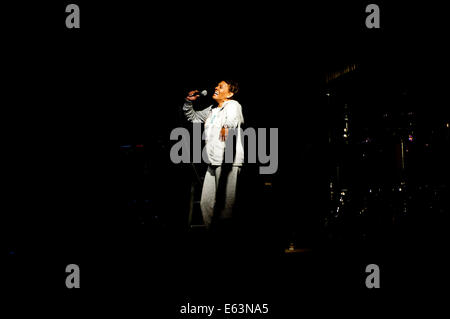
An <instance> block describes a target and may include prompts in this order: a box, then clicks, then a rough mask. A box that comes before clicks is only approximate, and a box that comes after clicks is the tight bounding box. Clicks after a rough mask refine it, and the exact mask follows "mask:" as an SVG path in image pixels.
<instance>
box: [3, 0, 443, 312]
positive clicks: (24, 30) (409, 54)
mask: <svg viewBox="0 0 450 319" xmlns="http://www.w3.org/2000/svg"><path fill="white" fill-rule="evenodd" d="M68 3H69V2H67V1H61V2H45V3H35V2H34V3H25V2H22V3H20V4H19V3H13V4H9V5H6V4H5V6H4V8H5V9H4V10H5V11H4V12H5V14H4V16H5V18H4V19H3V20H2V29H3V31H4V33H5V49H4V53H5V58H4V66H5V71H4V77H5V80H4V81H3V83H4V85H3V90H2V91H3V96H4V97H5V99H4V102H3V103H4V108H3V109H4V117H3V120H4V125H3V126H2V132H3V134H2V135H3V141H4V151H5V155H4V156H3V160H4V161H5V165H4V166H3V167H4V178H3V182H4V185H5V187H4V189H5V191H4V209H3V211H4V213H2V216H3V217H2V219H3V221H2V228H3V231H2V236H3V240H2V242H3V250H2V255H3V257H5V259H6V263H5V264H6V269H5V270H4V271H2V278H3V279H2V280H3V282H5V283H6V284H5V285H4V287H5V289H6V291H9V292H12V291H16V290H17V291H18V293H19V294H18V295H15V294H10V296H14V297H16V296H17V297H18V298H19V299H17V300H23V299H21V298H23V294H26V293H28V292H31V293H33V294H34V293H36V295H35V296H36V297H44V298H45V300H47V302H48V300H52V301H54V300H58V302H57V303H58V304H60V305H63V306H66V307H67V309H75V310H74V311H77V313H78V312H79V313H80V314H82V313H86V311H88V310H87V308H85V307H87V306H91V307H92V306H93V307H94V308H95V309H97V310H98V311H99V313H103V312H104V311H108V310H113V311H114V312H115V311H116V310H117V311H118V310H125V311H126V312H127V316H128V317H136V316H137V313H140V315H145V316H157V317H159V318H182V317H183V315H180V314H179V313H178V311H179V308H180V307H181V306H182V305H185V304H186V303H187V302H191V303H196V304H205V305H206V304H216V305H220V304H223V303H269V305H270V309H271V310H270V314H269V315H266V316H260V317H273V318H285V317H288V315H290V316H301V315H303V314H305V313H306V312H307V311H312V312H313V313H314V314H318V315H321V314H323V315H328V314H349V315H358V316H364V315H366V314H368V313H374V312H375V313H376V314H385V313H387V312H388V309H394V310H393V311H395V313H396V314H399V315H406V314H409V313H412V312H415V311H416V310H417V309H418V308H420V309H424V310H428V311H432V310H437V309H438V308H441V307H442V306H444V304H442V303H441V299H440V298H443V299H445V297H446V296H448V293H447V292H445V291H444V292H443V293H437V289H438V288H444V289H445V288H446V287H447V282H448V280H447V278H446V277H447V276H446V269H447V268H448V262H446V261H445V257H446V255H447V254H448V249H446V245H445V243H446V242H447V240H448V231H447V230H446V226H447V224H448V221H449V218H448V216H449V202H448V198H449V197H448V195H449V184H448V179H449V177H450V176H449V169H448V159H449V151H448V150H449V148H448V146H449V145H448V142H449V131H448V127H446V123H449V120H450V117H449V111H448V105H447V104H448V96H447V94H448V88H447V84H448V79H447V74H448V73H447V71H446V66H447V65H446V57H447V56H448V54H447V51H446V49H444V47H445V39H446V38H447V36H446V35H447V34H446V32H445V31H446V30H445V29H444V28H443V27H444V26H445V19H443V18H445V16H444V12H443V11H442V10H440V9H439V5H437V4H435V5H432V4H429V3H422V4H420V5H416V4H411V3H408V2H401V3H396V4H395V5H394V4H391V3H387V2H385V1H383V2H381V1H378V2H376V3H377V4H378V5H379V6H380V9H381V26H382V27H381V29H370V30H369V29H367V28H366V27H365V24H364V21H365V17H366V16H367V14H366V13H365V7H366V6H367V5H368V4H369V2H354V3H347V2H346V3H345V4H340V3H333V4H330V3H326V2H323V1H318V2H315V3H314V4H306V3H290V2H289V3H288V2H278V3H267V4H265V3H260V2H249V3H248V4H247V3H246V5H245V6H244V4H243V3H242V2H234V1H229V2H224V3H208V4H200V3H194V2H190V3H183V4H175V3H172V2H170V3H158V4H155V3H145V4H144V3H142V2H138V1H134V2H130V1H128V2H112V1H96V2H95V3H92V2H87V1H84V0H83V1H81V0H78V1H76V3H77V4H79V5H80V8H81V15H82V18H81V19H82V22H81V24H82V27H81V29H80V30H68V29H66V28H65V26H64V20H65V12H64V8H65V6H66V5H67V4H68ZM199 8H201V10H200V9H199ZM351 65H354V66H355V70H353V71H352V72H349V73H348V74H344V75H341V76H340V77H338V78H336V79H334V80H332V81H330V82H328V83H327V81H326V78H327V75H328V76H329V75H331V74H333V72H338V71H342V70H344V69H345V68H346V67H347V66H351ZM223 78H235V79H238V80H239V81H240V82H241V94H240V98H239V101H240V102H241V104H242V105H243V108H244V116H245V118H246V120H247V123H246V125H247V127H262V128H270V127H273V128H278V129H279V168H278V171H277V173H276V174H274V175H272V176H264V175H259V174H258V173H257V168H258V167H257V166H255V165H248V166H247V167H246V169H245V170H244V172H243V180H242V182H243V184H242V185H243V187H242V194H241V196H242V198H243V200H242V203H241V212H242V216H243V223H242V225H243V230H241V231H240V232H238V233H236V236H231V238H228V237H226V238H225V239H224V240H219V241H214V239H211V238H208V237H207V235H205V234H204V233H202V232H201V231H198V232H195V231H189V227H188V224H187V221H188V206H189V196H190V189H191V184H192V182H193V181H194V179H195V175H194V173H193V169H192V166H191V165H189V164H181V165H174V164H172V163H171V162H170V158H169V151H170V148H171V146H172V145H173V142H171V141H170V140H169V135H170V132H171V130H172V129H173V128H175V127H179V126H183V127H189V125H188V123H186V122H185V120H184V119H183V116H182V113H181V106H182V103H183V98H184V97H185V95H186V92H188V91H189V90H191V89H197V88H206V89H208V90H209V92H212V89H213V87H214V86H215V85H216V83H217V82H218V81H220V80H221V79H223ZM327 93H329V94H330V95H329V96H328V95H327ZM345 104H347V106H348V109H347V113H348V114H350V117H351V126H350V127H351V129H352V130H353V131H352V136H351V139H349V142H348V143H346V142H345V139H344V140H343V139H342V136H341V135H340V134H341V133H340V131H339V130H340V129H341V128H342V125H343V122H342V120H343V117H344V110H345V109H344V105H345ZM206 105H207V103H206ZM411 121H412V122H413V124H411V125H410V124H409V123H411ZM412 128H413V130H414V134H413V135H414V136H413V141H410V142H411V143H409V144H408V145H409V146H410V148H409V152H410V154H409V155H408V156H407V158H408V162H407V170H406V171H402V170H401V168H400V166H399V165H400V164H399V163H400V162H401V159H400V157H399V153H398V147H399V143H400V142H399V141H400V139H401V138H405V137H406V139H407V138H408V136H409V135H408V134H409V133H410V131H409V130H411V129H412ZM416 137H417V139H416ZM367 138H368V140H367ZM362 141H366V144H370V145H368V146H367V147H366V145H363V144H364V143H363V142H362ZM367 141H369V142H367ZM370 141H373V143H372V142H370ZM405 142H406V141H405ZM430 145H431V146H430ZM430 147H431V149H430ZM366 157H368V159H367V160H366V159H365V158H366ZM336 166H339V167H340V171H339V174H340V180H339V185H338V186H339V187H340V188H339V192H340V191H341V189H342V188H344V189H346V190H347V191H346V192H350V194H351V197H350V198H352V199H351V200H349V199H348V198H347V197H346V198H345V199H344V200H345V201H348V204H349V206H350V208H346V209H347V213H346V214H344V215H340V216H338V217H336V219H335V220H334V219H333V217H332V216H334V215H332V213H333V209H335V206H333V205H335V204H336V198H334V201H332V200H330V181H333V182H334V183H335V184H334V185H336V183H337V182H338V181H337V180H336V178H338V177H337V176H336ZM196 168H197V169H198V171H199V173H200V175H203V174H204V166H202V165H197V166H196ZM405 178H406V179H407V181H408V184H407V185H406V186H407V187H408V193H406V195H404V194H405V193H404V192H402V191H400V192H398V188H399V187H402V186H403V184H401V182H402V181H404V179H405ZM335 187H337V186H335ZM404 188H405V187H404ZM369 189H372V190H373V191H375V192H377V191H376V190H379V191H378V193H377V194H378V195H377V196H379V197H377V199H375V200H374V199H373V198H372V199H371V198H369V199H367V198H368V197H367V196H369V195H368V193H367V191H368V190H369ZM380 189H382V190H380ZM336 190H337V188H336V189H335V191H336ZM364 194H365V195H364ZM364 196H366V197H364ZM402 196H403V197H402ZM404 196H406V197H404ZM380 198H381V199H380ZM404 198H407V201H406V204H404V203H405V201H404ZM371 200H373V201H374V202H375V204H373V205H372V204H368V205H369V206H368V207H369V208H368V209H369V213H367V214H365V213H366V211H363V213H361V214H362V217H358V215H357V213H358V212H360V210H358V209H361V208H367V205H366V204H364V203H366V202H367V201H369V202H370V201H371ZM364 201H366V202H364ZM371 203H372V202H371ZM364 205H366V206H364ZM371 205H372V206H371ZM377 205H378V206H377ZM402 205H407V206H408V210H407V213H405V214H403V215H402V214H401V213H399V212H400V211H402V209H403V207H404V206H402ZM333 207H334V208H333ZM346 207H348V206H346ZM330 212H331V213H330ZM355 214H356V215H355ZM222 239H223V238H222ZM291 243H294V245H295V247H296V248H304V249H305V251H304V252H303V253H285V249H286V248H288V247H289V245H290V244H291ZM230 247H232V248H233V249H230ZM69 263H76V264H78V265H79V266H80V269H81V273H82V275H81V276H82V279H81V281H82V283H81V285H82V288H80V289H79V290H68V289H66V287H65V285H64V280H65V277H66V273H65V272H64V269H65V266H66V265H67V264H69ZM371 263H375V264H377V265H379V266H380V268H381V278H382V279H381V288H380V289H373V290H369V289H367V288H366V287H365V284H364V280H365V278H366V273H365V266H367V265H368V264H371ZM30 272H31V275H30ZM2 289H3V288H2ZM430 296H431V297H432V298H434V299H433V304H430V303H427V302H426V301H425V297H430ZM102 297H104V298H102ZM100 299H102V300H105V301H100ZM33 300H37V299H33ZM47 302H44V303H42V304H40V305H41V306H42V307H44V308H48V309H53V308H52V307H53V306H52V305H50V304H48V305H47ZM91 309H92V308H91ZM389 311H392V310H389ZM62 315H63V314H62ZM215 316H216V317H221V315H220V314H216V315H215ZM184 317H189V316H188V315H184ZM232 317H233V316H230V318H232ZM248 317H249V318H251V317H255V318H257V317H258V316H256V315H252V316H250V315H249V316H248Z"/></svg>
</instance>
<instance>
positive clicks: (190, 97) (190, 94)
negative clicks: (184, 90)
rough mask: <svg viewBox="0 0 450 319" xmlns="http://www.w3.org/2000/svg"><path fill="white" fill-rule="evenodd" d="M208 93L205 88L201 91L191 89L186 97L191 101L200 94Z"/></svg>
mask: <svg viewBox="0 0 450 319" xmlns="http://www.w3.org/2000/svg"><path fill="white" fill-rule="evenodd" d="M207 94H208V91H206V90H203V91H201V92H199V90H195V91H191V92H189V94H188V96H187V97H186V99H187V100H189V101H195V100H197V99H198V98H199V97H200V96H206V95H207Z"/></svg>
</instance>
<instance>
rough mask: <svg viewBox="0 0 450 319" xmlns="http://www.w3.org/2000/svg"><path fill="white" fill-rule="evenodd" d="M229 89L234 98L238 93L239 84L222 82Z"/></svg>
mask: <svg viewBox="0 0 450 319" xmlns="http://www.w3.org/2000/svg"><path fill="white" fill-rule="evenodd" d="M223 81H224V82H225V83H226V84H228V86H229V87H230V92H231V93H234V95H233V97H235V96H236V95H237V94H238V93H239V83H238V81H236V80H223Z"/></svg>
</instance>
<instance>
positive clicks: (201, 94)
mask: <svg viewBox="0 0 450 319" xmlns="http://www.w3.org/2000/svg"><path fill="white" fill-rule="evenodd" d="M197 95H199V96H200V97H202V96H207V95H208V91H206V90H203V91H201V92H197V93H195V94H194V95H191V96H197Z"/></svg>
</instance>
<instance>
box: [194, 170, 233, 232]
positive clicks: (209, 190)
mask: <svg viewBox="0 0 450 319" xmlns="http://www.w3.org/2000/svg"><path fill="white" fill-rule="evenodd" d="M240 171H241V168H240V167H238V166H229V165H223V166H212V165H209V166H208V170H207V171H206V175H205V180H204V182H203V189H202V198H201V201H200V206H201V209H202V215H203V221H204V222H205V225H206V227H207V228H210V226H211V224H212V223H214V222H215V221H216V220H223V219H228V218H231V216H232V213H233V208H234V203H235V201H236V187H237V182H238V176H239V173H240Z"/></svg>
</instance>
